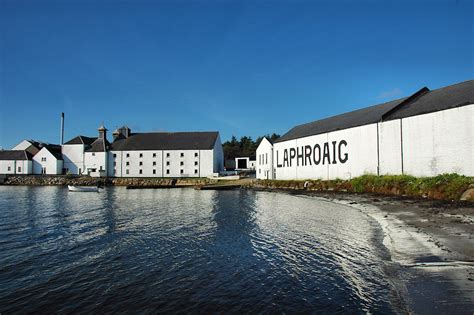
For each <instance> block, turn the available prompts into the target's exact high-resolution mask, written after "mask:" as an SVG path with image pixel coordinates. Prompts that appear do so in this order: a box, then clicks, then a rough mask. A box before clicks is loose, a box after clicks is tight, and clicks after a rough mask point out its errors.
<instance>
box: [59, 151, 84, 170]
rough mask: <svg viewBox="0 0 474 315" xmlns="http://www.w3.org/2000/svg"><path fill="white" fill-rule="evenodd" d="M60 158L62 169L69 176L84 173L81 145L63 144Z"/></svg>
mask: <svg viewBox="0 0 474 315" xmlns="http://www.w3.org/2000/svg"><path fill="white" fill-rule="evenodd" d="M62 156H63V161H64V168H67V169H68V171H69V172H70V173H71V174H81V173H82V172H84V170H85V166H84V145H83V144H64V145H63V146H62Z"/></svg>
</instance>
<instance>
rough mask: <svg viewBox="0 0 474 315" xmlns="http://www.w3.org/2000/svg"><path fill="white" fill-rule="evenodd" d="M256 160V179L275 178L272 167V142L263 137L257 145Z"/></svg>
mask: <svg viewBox="0 0 474 315" xmlns="http://www.w3.org/2000/svg"><path fill="white" fill-rule="evenodd" d="M256 161H257V168H256V177H257V178H258V179H274V178H275V174H274V173H275V172H274V168H273V143H272V142H271V141H270V140H268V139H267V138H265V137H264V138H263V139H262V141H261V142H260V144H259V145H258V148H257V158H256Z"/></svg>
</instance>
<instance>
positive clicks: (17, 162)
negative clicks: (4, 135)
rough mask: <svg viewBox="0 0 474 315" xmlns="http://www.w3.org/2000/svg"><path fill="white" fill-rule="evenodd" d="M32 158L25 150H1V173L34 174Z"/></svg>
mask: <svg viewBox="0 0 474 315" xmlns="http://www.w3.org/2000/svg"><path fill="white" fill-rule="evenodd" d="M32 158H33V156H32V155H31V154H30V153H29V152H27V151H25V150H0V174H10V175H28V174H33V161H32Z"/></svg>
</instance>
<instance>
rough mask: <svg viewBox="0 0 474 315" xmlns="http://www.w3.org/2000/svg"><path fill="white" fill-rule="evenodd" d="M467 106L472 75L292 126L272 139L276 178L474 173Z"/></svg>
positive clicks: (472, 109)
mask: <svg viewBox="0 0 474 315" xmlns="http://www.w3.org/2000/svg"><path fill="white" fill-rule="evenodd" d="M473 104H474V81H472V80H471V81H466V82H462V83H459V84H455V85H452V86H448V87H445V88H441V89H437V90H433V91H430V90H429V89H427V88H423V89H421V90H419V91H418V92H416V93H414V94H413V95H411V96H409V97H406V98H402V99H398V100H394V101H391V102H387V103H384V104H380V105H376V106H372V107H368V108H364V109H361V110H357V111H354V112H350V113H346V114H342V115H338V116H334V117H330V118H326V119H322V120H319V121H315V122H311V123H308V124H304V125H300V126H296V127H294V128H293V129H291V130H290V131H288V132H287V133H286V134H285V135H283V136H282V137H281V138H280V139H278V140H277V141H275V143H274V144H273V156H272V159H273V167H274V170H275V179H337V178H340V179H350V178H352V177H357V176H361V175H364V174H380V175H386V174H409V175H414V176H420V177H422V176H435V175H439V174H442V173H458V174H462V175H466V176H474V162H473V161H474V142H473V134H474V127H473V126H474V124H473V123H474V122H473V117H474V105H473ZM261 147H262V148H260V147H259V149H258V150H257V152H260V151H261V152H263V151H266V152H267V153H269V152H270V150H269V149H268V144H266V143H262V144H261ZM263 167H264V164H263V163H259V160H258V159H257V168H262V169H263ZM257 175H258V174H257Z"/></svg>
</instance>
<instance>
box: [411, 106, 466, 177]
mask: <svg viewBox="0 0 474 315" xmlns="http://www.w3.org/2000/svg"><path fill="white" fill-rule="evenodd" d="M473 117H474V105H468V106H463V107H458V108H453V109H449V110H444V111H439V112H435V113H430V114H426V115H419V116H414V117H409V118H405V119H403V120H402V128H403V130H402V132H403V165H404V172H405V174H411V175H414V176H435V175H438V174H443V173H458V174H463V175H466V176H474V141H473V138H474V121H473Z"/></svg>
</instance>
